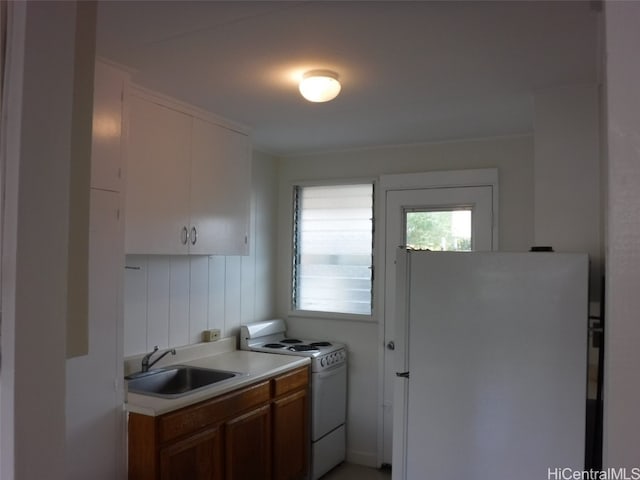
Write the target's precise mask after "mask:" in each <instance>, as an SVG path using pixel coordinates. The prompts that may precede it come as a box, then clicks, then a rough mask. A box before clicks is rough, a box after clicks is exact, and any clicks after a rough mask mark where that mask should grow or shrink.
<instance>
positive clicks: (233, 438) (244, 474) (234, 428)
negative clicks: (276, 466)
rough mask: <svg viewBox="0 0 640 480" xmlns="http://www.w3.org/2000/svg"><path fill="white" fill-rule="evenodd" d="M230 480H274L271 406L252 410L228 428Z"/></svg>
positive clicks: (225, 432)
mask: <svg viewBox="0 0 640 480" xmlns="http://www.w3.org/2000/svg"><path fill="white" fill-rule="evenodd" d="M224 439H225V454H226V455H225V457H226V462H225V465H226V473H225V479H226V480H243V479H252V478H256V479H257V478H260V479H264V480H269V479H270V478H271V406H270V405H265V406H264V407H261V408H258V409H256V410H252V411H251V412H249V413H246V414H244V415H242V416H241V417H238V418H234V419H233V420H231V421H229V422H227V423H226V424H225V427H224Z"/></svg>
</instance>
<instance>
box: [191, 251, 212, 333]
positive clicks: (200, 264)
mask: <svg viewBox="0 0 640 480" xmlns="http://www.w3.org/2000/svg"><path fill="white" fill-rule="evenodd" d="M208 311H209V258H208V257H202V256H190V257H189V344H193V343H198V342H200V341H201V339H202V331H203V330H206V329H207V328H208V327H209V324H208Z"/></svg>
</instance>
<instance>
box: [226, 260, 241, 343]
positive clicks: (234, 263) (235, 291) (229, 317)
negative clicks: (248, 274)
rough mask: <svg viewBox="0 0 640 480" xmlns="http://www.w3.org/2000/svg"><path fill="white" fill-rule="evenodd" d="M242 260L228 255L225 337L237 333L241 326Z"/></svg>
mask: <svg viewBox="0 0 640 480" xmlns="http://www.w3.org/2000/svg"><path fill="white" fill-rule="evenodd" d="M241 267H242V262H241V259H240V257H226V268H225V272H224V273H225V289H224V331H223V332H222V333H223V334H224V336H225V337H229V336H231V335H236V334H237V333H238V328H239V327H240V311H241V305H240V303H241V302H242V294H241V288H242V275H241Z"/></svg>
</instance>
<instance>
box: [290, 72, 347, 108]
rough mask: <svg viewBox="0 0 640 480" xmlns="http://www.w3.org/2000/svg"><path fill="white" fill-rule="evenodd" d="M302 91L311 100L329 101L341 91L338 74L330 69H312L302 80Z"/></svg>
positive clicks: (300, 86) (317, 101) (318, 101)
mask: <svg viewBox="0 0 640 480" xmlns="http://www.w3.org/2000/svg"><path fill="white" fill-rule="evenodd" d="M299 88H300V93H301V94H302V96H303V97H304V98H306V99H307V100H309V101H310V102H316V103H320V102H328V101H329V100H333V99H334V98H336V97H337V96H338V94H339V93H340V88H341V86H340V82H339V81H338V74H337V73H334V72H331V71H329V70H311V71H309V72H307V73H305V74H304V76H303V77H302V80H301V81H300V85H299Z"/></svg>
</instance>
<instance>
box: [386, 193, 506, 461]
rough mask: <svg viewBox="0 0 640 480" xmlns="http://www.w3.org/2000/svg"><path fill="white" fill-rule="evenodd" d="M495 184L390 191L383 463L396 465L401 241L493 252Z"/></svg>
mask: <svg viewBox="0 0 640 480" xmlns="http://www.w3.org/2000/svg"><path fill="white" fill-rule="evenodd" d="M492 206H493V188H492V187H491V186H477V187H455V188H425V189H414V190H391V191H388V192H387V196H386V219H385V220H386V226H385V294H384V297H385V306H384V312H385V322H384V337H385V350H384V351H385V355H384V392H383V435H382V436H383V450H382V461H383V463H388V464H391V461H392V440H393V385H394V381H395V357H394V350H393V348H394V321H393V319H394V315H395V291H396V286H395V265H394V262H395V257H396V249H397V248H398V246H400V245H404V246H407V247H409V248H414V249H428V250H432V251H490V250H494V249H495V248H496V245H494V241H493V238H494V232H493V207H492Z"/></svg>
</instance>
